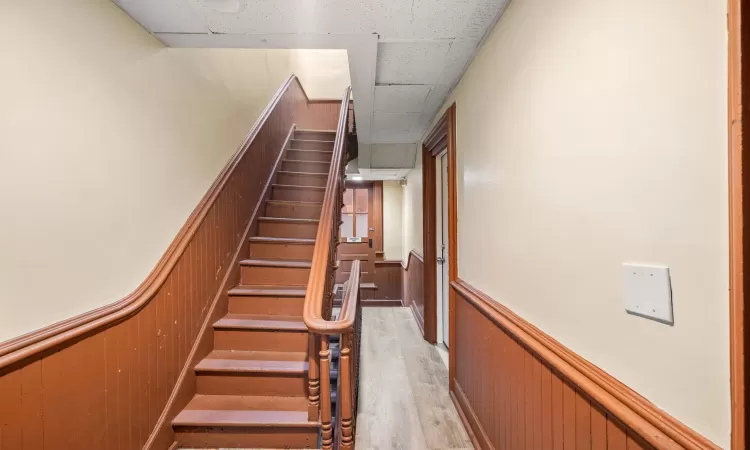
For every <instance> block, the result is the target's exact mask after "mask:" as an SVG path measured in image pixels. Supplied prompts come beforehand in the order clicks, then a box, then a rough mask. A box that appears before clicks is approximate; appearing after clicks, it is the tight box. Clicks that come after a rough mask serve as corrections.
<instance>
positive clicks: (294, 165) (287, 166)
mask: <svg viewBox="0 0 750 450" xmlns="http://www.w3.org/2000/svg"><path fill="white" fill-rule="evenodd" d="M330 168H331V164H330V163H318V162H311V161H305V162H297V161H283V162H282V163H281V170H283V171H285V172H309V173H326V174H327V173H328V169H330Z"/></svg>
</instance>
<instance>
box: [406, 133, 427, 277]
mask: <svg viewBox="0 0 750 450" xmlns="http://www.w3.org/2000/svg"><path fill="white" fill-rule="evenodd" d="M402 189H403V217H402V219H401V220H402V221H403V244H402V245H401V251H402V252H403V253H402V255H403V256H402V262H403V264H404V265H406V264H407V261H408V259H409V253H411V251H412V250H416V251H417V252H418V253H419V254H420V255H424V245H423V242H422V239H423V238H422V145H421V144H420V145H418V146H417V155H416V161H415V164H414V170H412V171H411V172H409V175H407V176H406V185H405V186H404V187H403V188H402Z"/></svg>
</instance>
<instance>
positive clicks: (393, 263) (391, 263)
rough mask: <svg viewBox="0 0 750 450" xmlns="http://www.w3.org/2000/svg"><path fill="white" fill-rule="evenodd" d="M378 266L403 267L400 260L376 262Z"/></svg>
mask: <svg viewBox="0 0 750 450" xmlns="http://www.w3.org/2000/svg"><path fill="white" fill-rule="evenodd" d="M375 265H376V266H401V260H400V259H381V260H379V261H375Z"/></svg>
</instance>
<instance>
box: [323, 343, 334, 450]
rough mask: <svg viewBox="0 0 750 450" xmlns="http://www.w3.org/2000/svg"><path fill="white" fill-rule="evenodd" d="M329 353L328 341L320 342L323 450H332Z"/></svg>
mask: <svg viewBox="0 0 750 450" xmlns="http://www.w3.org/2000/svg"><path fill="white" fill-rule="evenodd" d="M330 355H331V352H330V350H328V339H326V338H325V337H322V339H321V341H320V395H321V397H322V398H323V399H324V400H323V401H322V402H321V403H320V428H321V443H322V448H323V450H332V449H333V424H332V423H331V359H330Z"/></svg>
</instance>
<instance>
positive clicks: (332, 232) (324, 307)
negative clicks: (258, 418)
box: [303, 88, 361, 450]
mask: <svg viewBox="0 0 750 450" xmlns="http://www.w3.org/2000/svg"><path fill="white" fill-rule="evenodd" d="M350 93H351V89H349V88H347V90H346V91H345V93H344V94H345V95H344V98H342V103H341V111H340V115H339V125H338V128H337V132H336V139H335V141H334V150H333V155H332V159H331V167H330V168H329V172H328V181H327V182H326V190H325V195H324V197H323V206H322V209H321V216H320V220H319V222H318V223H319V225H318V231H317V233H316V235H315V248H314V249H313V255H312V266H311V268H310V277H309V280H308V283H307V292H306V293H305V304H304V308H303V320H304V322H305V325H307V328H308V330H309V333H310V336H311V337H310V343H309V348H308V358H309V408H310V409H309V414H308V415H309V417H310V420H313V421H319V422H320V425H321V434H322V448H323V449H326V450H332V449H333V448H334V446H335V448H336V449H339V448H344V449H353V448H354V420H355V418H356V405H355V404H354V403H355V402H356V395H357V394H356V392H357V387H356V383H357V377H356V374H355V373H353V370H356V367H357V365H356V361H352V357H357V356H356V355H357V353H358V352H357V351H356V350H353V349H352V345H353V343H354V342H357V339H356V338H353V336H358V331H356V330H355V328H357V327H358V325H357V324H358V323H360V322H359V319H357V320H355V316H357V315H358V314H359V312H360V308H359V300H360V298H359V280H360V274H361V263H360V261H358V260H355V261H353V262H352V268H351V273H350V275H349V281H348V283H347V286H350V287H345V289H344V295H343V298H342V306H341V313H340V315H339V317H337V318H336V319H335V320H332V318H331V312H332V309H333V299H334V296H335V291H334V287H335V283H336V269H337V268H338V264H337V248H338V245H339V238H340V232H341V209H342V207H343V194H344V190H345V187H346V186H345V183H344V179H345V166H346V160H345V159H343V160H342V155H346V154H347V152H348V149H347V145H348V133H347V131H348V126H347V124H348V121H349V112H350V110H349V107H348V104H349V97H350ZM355 322H356V323H355ZM331 335H341V342H340V345H341V347H340V364H341V366H340V367H339V373H340V374H341V375H340V383H339V385H338V386H337V390H338V395H339V397H340V401H339V402H338V404H337V411H336V428H335V430H334V424H333V417H332V416H333V411H332V397H331V394H332V393H331V380H330V369H331V351H330V349H329V347H328V340H327V339H328V336H331Z"/></svg>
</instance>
